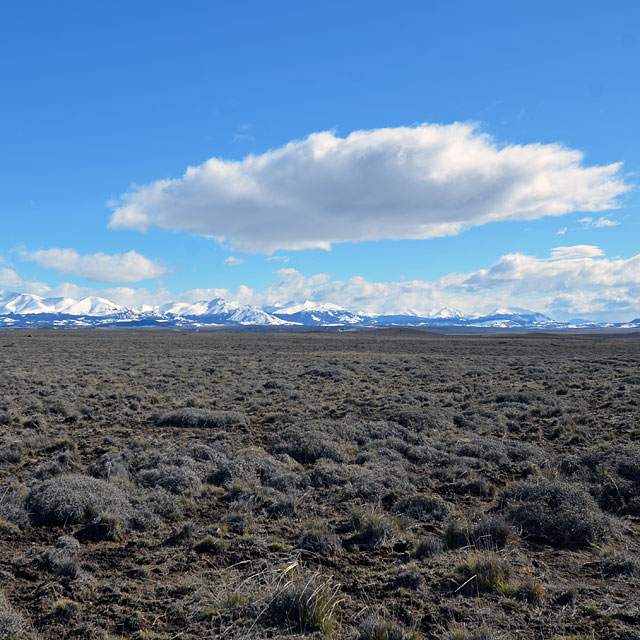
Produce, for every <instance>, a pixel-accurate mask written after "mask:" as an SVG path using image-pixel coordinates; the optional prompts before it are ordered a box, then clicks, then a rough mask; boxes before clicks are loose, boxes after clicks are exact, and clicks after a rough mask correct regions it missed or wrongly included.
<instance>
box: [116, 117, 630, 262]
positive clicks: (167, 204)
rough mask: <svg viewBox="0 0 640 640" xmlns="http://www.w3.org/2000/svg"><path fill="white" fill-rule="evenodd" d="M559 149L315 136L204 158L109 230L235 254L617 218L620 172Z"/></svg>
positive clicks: (447, 133)
mask: <svg viewBox="0 0 640 640" xmlns="http://www.w3.org/2000/svg"><path fill="white" fill-rule="evenodd" d="M582 160H583V156H582V153H581V152H580V151H576V150H572V149H567V148H565V147H563V146H561V145H558V144H529V145H509V146H501V145H499V144H498V143H497V142H496V141H494V140H493V139H492V138H491V137H490V136H488V135H486V134H484V133H482V132H480V131H478V130H477V128H476V127H474V126H473V125H470V124H461V123H455V124H451V125H429V124H425V125H421V126H416V127H398V128H388V129H376V130H373V131H356V132H354V133H352V134H350V135H349V136H347V137H346V138H340V137H338V136H336V135H335V134H334V133H331V132H326V131H325V132H321V133H314V134H312V135H310V136H309V137H308V138H306V139H304V140H301V141H292V142H289V143H288V144H287V145H285V146H284V147H282V148H280V149H276V150H273V151H269V152H267V153H263V154H262V155H250V156H247V157H246V158H245V159H244V160H242V161H230V160H229V161H227V160H221V159H217V158H212V159H210V160H208V161H207V162H205V163H204V164H202V165H200V166H197V167H189V168H188V169H187V170H186V172H185V174H184V175H183V176H182V177H181V178H177V179H173V180H159V181H157V182H153V183H150V184H148V185H145V186H141V187H138V188H136V189H135V190H133V191H130V192H128V193H125V194H123V195H122V197H121V198H120V200H119V202H118V204H117V205H116V206H115V210H114V211H113V214H112V216H111V219H110V223H109V225H110V227H112V228H120V229H128V228H135V229H141V230H146V229H150V228H152V227H157V228H161V229H167V230H178V231H187V232H191V233H195V234H201V235H206V236H212V237H216V238H218V239H224V240H225V241H226V242H228V243H230V245H231V246H232V247H233V248H235V249H237V250H241V251H246V252H253V253H259V252H263V253H272V252H274V251H276V250H278V249H285V250H287V249H306V248H323V249H330V248H331V245H332V244H334V243H339V242H348V241H352V242H358V241H365V240H380V239H405V238H412V239H418V238H431V237H435V236H445V235H452V234H457V233H460V232H461V231H462V230H463V229H465V228H467V227H471V226H476V225H482V224H486V223H489V222H493V221H498V220H532V219H536V218H540V217H542V216H547V215H556V216H557V215H563V214H567V213H570V212H574V211H585V212H597V211H605V210H608V209H611V208H614V207H616V206H617V198H618V197H619V196H620V195H621V194H623V193H625V192H626V191H628V190H629V188H630V187H629V186H628V185H627V184H625V182H624V180H623V179H622V177H621V176H620V168H621V165H620V164H619V163H617V164H611V165H607V166H590V167H589V166H584V165H583V163H582Z"/></svg>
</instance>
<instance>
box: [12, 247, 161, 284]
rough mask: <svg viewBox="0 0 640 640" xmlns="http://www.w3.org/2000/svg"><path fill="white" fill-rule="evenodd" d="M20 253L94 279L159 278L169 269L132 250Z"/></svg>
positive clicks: (29, 258)
mask: <svg viewBox="0 0 640 640" xmlns="http://www.w3.org/2000/svg"><path fill="white" fill-rule="evenodd" d="M20 256H21V258H22V260H26V261H29V262H35V263H36V264H38V265H40V266H41V267H44V268H45V269H55V270H56V271H59V272H61V273H65V274H68V275H73V276H76V277H79V278H86V279H87V280H93V281H94V282H139V281H140V280H147V279H149V278H158V277H160V276H163V275H164V274H166V273H167V272H168V269H167V268H166V267H164V266H163V265H161V264H159V263H157V262H154V261H153V260H149V258H145V257H144V256H143V255H140V254H139V253H136V252H135V251H129V252H127V253H122V254H113V255H108V254H106V253H92V254H86V255H80V254H79V253H78V252H77V251H75V250H74V249H42V250H40V251H33V252H28V251H22V252H21V254H20Z"/></svg>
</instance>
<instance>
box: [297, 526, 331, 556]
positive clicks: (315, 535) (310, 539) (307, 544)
mask: <svg viewBox="0 0 640 640" xmlns="http://www.w3.org/2000/svg"><path fill="white" fill-rule="evenodd" d="M297 546H298V548H299V549H304V550H305V551H310V552H311V553H315V554H316V555H318V556H321V557H323V558H332V557H334V556H336V555H338V554H339V553H340V551H341V550H342V544H341V543H340V538H339V537H338V536H337V535H336V534H335V533H331V532H330V531H327V530H326V529H324V528H321V527H313V528H311V529H307V530H305V531H302V532H301V533H300V535H299V536H298V541H297Z"/></svg>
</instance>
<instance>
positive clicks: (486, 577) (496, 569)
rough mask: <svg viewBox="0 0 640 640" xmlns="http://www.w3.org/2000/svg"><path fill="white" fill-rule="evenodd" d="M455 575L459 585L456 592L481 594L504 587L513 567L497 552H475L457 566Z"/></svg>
mask: <svg viewBox="0 0 640 640" xmlns="http://www.w3.org/2000/svg"><path fill="white" fill-rule="evenodd" d="M453 577H454V579H455V581H456V582H457V583H458V585H459V586H458V588H457V589H456V590H455V591H456V593H462V594H463V595H471V596H472V595H481V594H483V593H487V592H490V591H501V590H502V589H504V588H505V587H506V586H507V585H508V583H509V578H510V577H511V567H510V566H509V563H508V561H507V560H506V559H505V558H503V557H501V556H499V555H498V554H497V553H493V552H491V551H485V552H482V553H477V552H473V553H470V554H469V555H468V556H467V557H466V559H465V560H463V561H462V562H461V563H460V564H458V565H457V566H456V567H455V569H454V571H453Z"/></svg>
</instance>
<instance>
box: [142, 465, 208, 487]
mask: <svg viewBox="0 0 640 640" xmlns="http://www.w3.org/2000/svg"><path fill="white" fill-rule="evenodd" d="M136 479H137V481H138V483H139V484H140V485H142V486H143V487H162V488H163V489H166V490H167V491H168V492H169V493H173V494H191V493H196V492H198V491H200V489H201V488H202V482H201V481H200V478H199V477H198V475H197V474H196V472H195V471H194V470H193V469H192V468H190V467H188V466H176V465H170V464H161V465H159V466H158V467H156V468H155V469H145V470H144V471H140V473H138V475H137V478H136Z"/></svg>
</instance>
